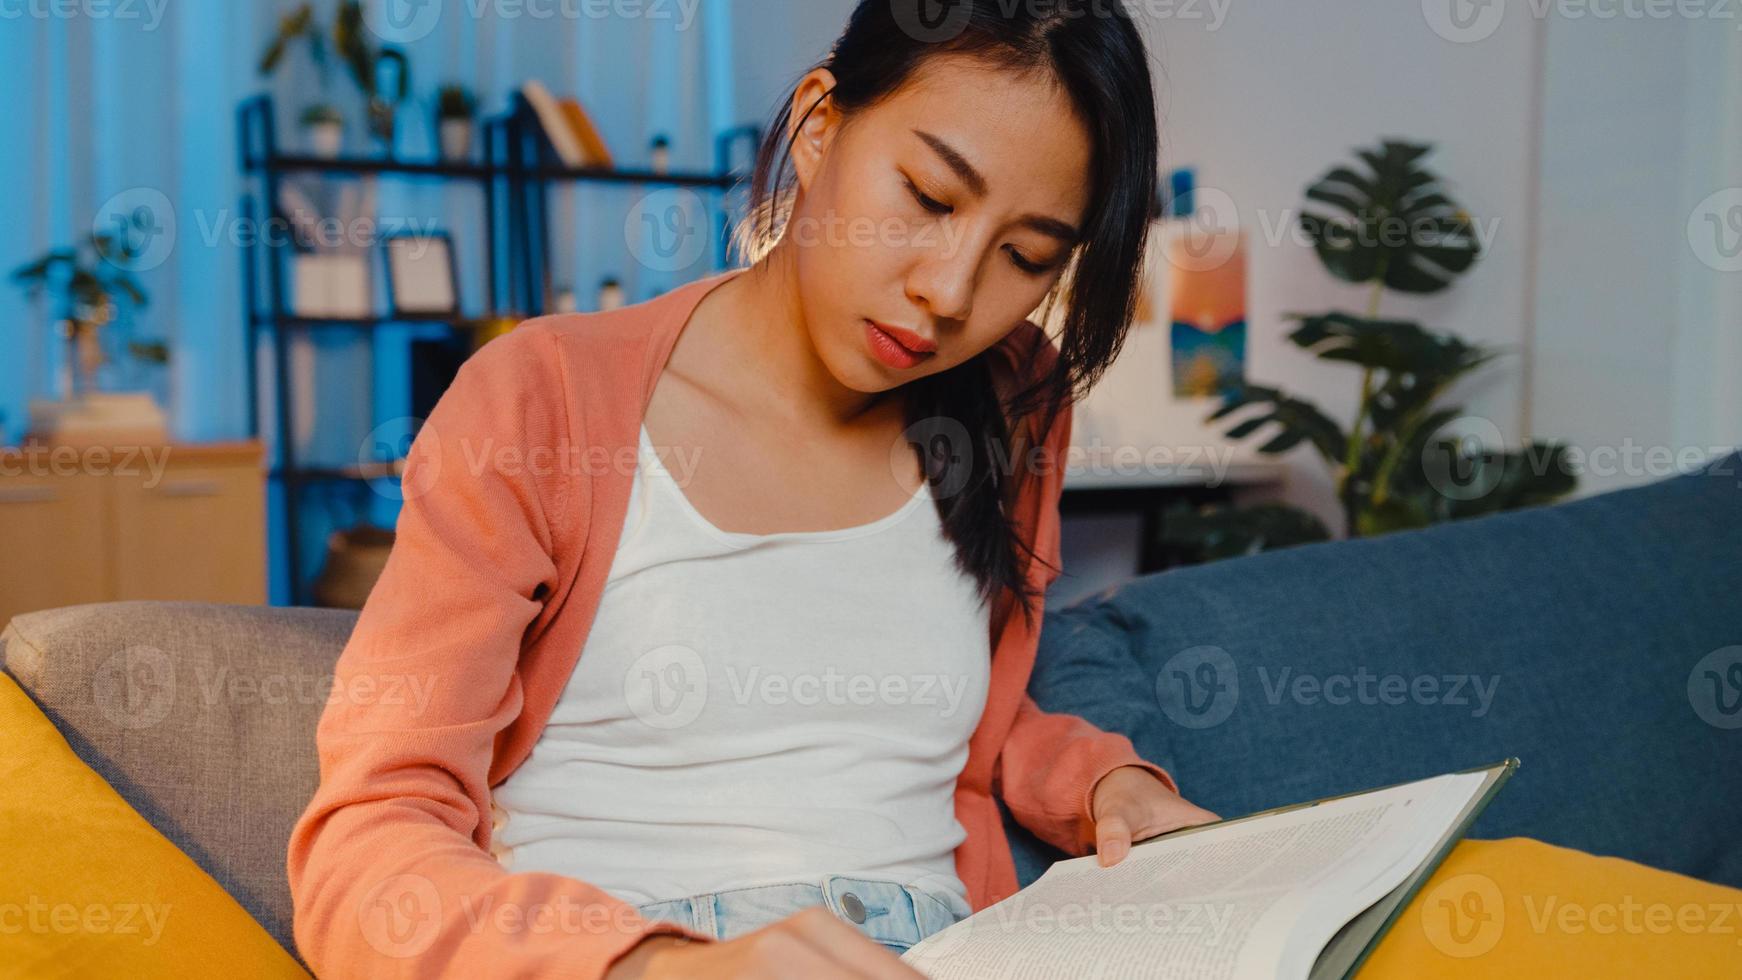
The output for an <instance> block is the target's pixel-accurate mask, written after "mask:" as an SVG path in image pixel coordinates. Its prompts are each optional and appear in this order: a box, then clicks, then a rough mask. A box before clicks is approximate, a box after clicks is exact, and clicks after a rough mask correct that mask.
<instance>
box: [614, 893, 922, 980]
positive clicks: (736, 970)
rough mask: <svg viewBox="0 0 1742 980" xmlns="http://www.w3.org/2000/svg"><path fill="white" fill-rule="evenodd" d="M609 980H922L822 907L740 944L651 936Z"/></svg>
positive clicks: (794, 916)
mask: <svg viewBox="0 0 1742 980" xmlns="http://www.w3.org/2000/svg"><path fill="white" fill-rule="evenodd" d="M605 976H606V980H672V978H678V977H758V978H785V977H791V978H794V980H800V978H802V980H810V978H812V977H853V978H859V980H923V978H924V975H923V974H921V973H919V972H918V971H916V970H914V969H913V968H911V967H909V966H908V965H907V964H905V963H903V962H901V960H900V958H899V957H897V956H896V955H895V954H893V953H891V952H890V951H889V950H887V949H885V948H883V946H882V945H880V944H878V943H875V942H872V941H871V940H869V939H866V938H865V937H864V935H862V934H861V933H859V932H858V931H856V930H854V929H853V927H851V926H849V925H847V924H846V923H844V922H842V921H841V920H839V919H837V918H835V917H834V916H833V915H832V914H830V913H829V910H828V909H825V908H823V907H822V906H820V905H819V906H817V907H815V908H808V909H805V910H804V911H802V912H795V913H793V914H792V915H789V916H787V917H786V918H784V919H781V920H780V921H779V922H776V923H774V924H773V925H771V926H766V927H764V928H762V929H758V930H756V931H755V932H752V933H750V934H748V935H745V936H740V937H739V938H737V939H728V940H725V941H722V942H713V943H701V942H689V941H687V940H684V939H681V938H679V937H676V936H649V937H647V938H646V939H643V940H642V941H641V942H640V944H638V945H637V946H636V947H635V948H634V949H631V950H630V951H629V952H628V953H627V954H625V955H624V956H623V958H621V959H619V960H618V961H617V962H616V963H615V964H613V965H612V967H611V969H610V971H609V972H608V973H606V974H605Z"/></svg>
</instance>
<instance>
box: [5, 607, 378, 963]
mask: <svg viewBox="0 0 1742 980" xmlns="http://www.w3.org/2000/svg"><path fill="white" fill-rule="evenodd" d="M356 618H357V613H356V612H355V611H354V610H326V609H275V608H271V607H267V606H228V605H208V604H201V603H185V602H112V603H96V604H91V605H82V606H67V607H64V608H60V609H51V610H46V611H43V612H34V613H26V614H24V615H21V616H18V617H16V618H14V619H13V620H12V622H11V623H10V624H8V625H7V627H6V629H5V631H4V633H0V666H3V667H4V668H5V670H6V672H7V673H9V674H11V675H12V677H13V678H14V679H15V680H17V681H18V684H19V686H20V687H22V688H23V689H24V690H25V691H27V692H28V693H29V694H30V696H31V697H32V698H33V699H34V700H35V701H36V703H37V705H38V706H40V707H41V708H42V710H43V712H44V713H45V714H46V715H48V717H49V718H50V719H51V720H52V721H53V722H54V723H55V725H56V726H57V727H58V728H59V729H60V731H61V734H63V735H64V736H65V737H66V739H67V742H68V743H69V744H70V745H71V746H72V748H73V750H74V751H75V752H77V753H78V755H79V757H80V758H82V759H83V760H84V761H85V763H86V764H87V765H89V766H91V768H93V769H95V770H96V771H97V773H98V774H100V775H101V776H102V777H103V778H104V779H106V780H108V782H109V784H110V785H111V786H113V787H115V789H116V790H117V791H118V792H120V794H121V795H122V796H123V797H125V798H126V799H127V801H128V802H129V803H131V804H132V805H133V807H134V809H136V810H138V811H139V813H140V814H141V815H142V816H144V817H145V818H146V819H147V820H149V821H151V823H152V825H153V826H155V827H156V828H157V829H158V830H159V831H160V832H161V833H163V835H164V836H166V837H168V838H169V839H170V840H171V841H172V842H174V843H175V844H176V846H178V847H180V848H181V849H182V850H183V851H185V852H187V854H188V855H189V856H190V857H192V858H193V859H194V860H195V861H196V862H198V863H199V865H200V867H202V868H204V869H205V870H206V872H207V873H208V874H210V875H211V876H212V877H213V878H214V879H216V880H217V882H218V883H219V884H220V885H222V886H223V887H224V889H225V890H226V891H228V892H229V893H230V894H231V895H232V896H234V897H235V898H236V900H237V901H238V902H240V903H241V904H242V906H243V907H244V908H246V909H247V910H248V911H249V912H250V913H251V914H252V915H253V916H254V917H255V918H256V919H258V920H259V921H260V924H261V925H263V926H265V927H266V930H267V931H268V932H269V933H271V934H272V936H273V938H275V939H277V940H278V941H279V943H281V944H283V946H284V947H285V948H286V949H287V950H290V951H291V953H292V955H294V954H295V952H296V948H295V940H294V939H293V938H292V934H291V905H290V887H289V884H288V883H287V881H286V878H285V870H284V865H285V854H286V849H287V847H288V843H289V840H290V829H291V826H292V824H294V823H295V821H296V818H297V817H298V816H299V815H300V814H301V813H302V810H303V807H304V806H306V805H307V803H308V800H309V798H310V797H312V796H313V795H314V791H315V787H316V785H317V784H318V782H319V764H318V761H317V758H316V755H315V744H314V734H315V725H316V723H317V722H318V721H319V720H320V714H321V710H322V708H323V707H324V706H325V703H326V698H327V694H328V692H329V690H330V689H331V683H332V681H331V678H332V669H333V664H334V662H335V661H337V659H338V656H339V653H340V651H341V650H342V649H343V648H344V645H345V640H346V639H347V638H348V637H349V636H350V634H351V628H352V626H353V625H355V623H356Z"/></svg>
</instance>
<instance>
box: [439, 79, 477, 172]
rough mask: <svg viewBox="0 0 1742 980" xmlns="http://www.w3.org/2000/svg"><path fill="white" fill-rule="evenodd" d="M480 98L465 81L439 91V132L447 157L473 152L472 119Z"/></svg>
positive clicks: (463, 157)
mask: <svg viewBox="0 0 1742 980" xmlns="http://www.w3.org/2000/svg"><path fill="white" fill-rule="evenodd" d="M477 114H478V100H477V98H476V97H475V96H474V95H473V94H472V92H471V90H470V89H468V88H466V87H465V86H464V85H443V86H442V87H441V88H440V89H439V90H437V92H436V135H437V139H438V141H439V143H440V145H441V154H442V159H443V160H469V159H471V156H472V121H473V120H474V119H475V118H476V117H477Z"/></svg>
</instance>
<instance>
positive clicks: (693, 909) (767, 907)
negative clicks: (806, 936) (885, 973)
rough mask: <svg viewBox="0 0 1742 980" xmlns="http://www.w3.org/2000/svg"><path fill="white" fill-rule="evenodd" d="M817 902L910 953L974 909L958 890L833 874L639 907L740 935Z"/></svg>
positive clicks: (711, 931) (722, 935)
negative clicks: (934, 888) (820, 879)
mask: <svg viewBox="0 0 1742 980" xmlns="http://www.w3.org/2000/svg"><path fill="white" fill-rule="evenodd" d="M815 905H821V906H824V907H825V908H827V909H828V910H829V911H830V912H832V913H834V915H835V918H837V919H839V920H841V921H842V922H845V923H846V924H847V925H850V926H852V927H853V928H855V929H857V930H859V932H861V933H863V934H864V935H865V936H866V937H867V938H869V939H871V940H872V941H874V942H878V943H882V944H883V945H884V946H885V947H887V948H888V949H889V950H890V951H891V952H894V953H904V952H906V951H907V949H908V947H910V946H912V945H913V944H915V943H917V942H919V941H920V940H921V939H924V938H925V937H927V936H929V935H931V934H932V933H934V932H937V931H938V930H940V929H942V928H944V927H945V926H948V925H952V924H954V923H956V922H959V921H960V920H962V919H965V918H967V917H968V913H969V911H970V909H969V908H968V904H967V903H966V902H964V901H962V899H961V897H960V896H958V895H956V894H955V893H954V892H950V891H944V890H938V891H932V890H929V889H920V888H916V887H914V886H912V885H902V884H901V883H899V882H894V881H873V880H868V879H864V878H848V877H845V876H842V875H831V876H830V877H828V878H824V879H823V880H822V882H821V883H818V884H813V883H810V882H793V883H790V884H779V885H760V886H757V887H754V888H733V889H729V890H726V891H720V892H713V893H711V894H707V895H695V896H692V897H690V898H674V899H672V900H670V901H665V902H652V903H649V904H647V905H642V906H638V907H637V908H638V910H639V911H640V912H641V914H642V915H644V916H646V917H647V918H650V919H659V920H662V921H668V922H675V923H677V924H678V925H681V926H684V927H686V928H689V929H694V930H695V931H697V932H699V933H701V934H702V935H704V936H710V935H711V936H713V937H714V938H716V939H736V938H737V937H739V936H742V935H744V934H745V933H749V932H754V931H756V930H757V929H760V928H762V927H763V926H766V925H770V924H772V923H775V922H778V921H780V920H781V919H784V918H786V917H787V916H789V915H791V914H793V913H794V912H798V911H801V910H803V909H807V908H810V907H812V906H815Z"/></svg>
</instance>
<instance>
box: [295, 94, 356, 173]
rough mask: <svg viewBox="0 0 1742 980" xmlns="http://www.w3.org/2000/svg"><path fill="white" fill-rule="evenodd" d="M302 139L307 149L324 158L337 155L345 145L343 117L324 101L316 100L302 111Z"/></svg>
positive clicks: (328, 158)
mask: <svg viewBox="0 0 1742 980" xmlns="http://www.w3.org/2000/svg"><path fill="white" fill-rule="evenodd" d="M299 121H300V122H301V124H302V132H303V139H304V141H305V142H306V143H307V144H308V151H309V152H310V153H312V154H314V155H315V156H317V157H320V158H322V159H324V160H331V159H332V158H334V157H336V156H338V155H339V151H340V150H341V149H342V148H343V147H344V145H345V117H344V116H342V115H340V114H339V110H338V109H336V108H334V107H333V106H331V105H329V104H327V103H325V102H317V103H315V104H314V105H311V106H309V107H308V108H306V109H304V110H303V111H302V116H301V118H300V120H299Z"/></svg>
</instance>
